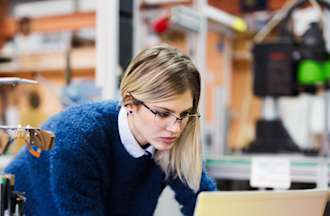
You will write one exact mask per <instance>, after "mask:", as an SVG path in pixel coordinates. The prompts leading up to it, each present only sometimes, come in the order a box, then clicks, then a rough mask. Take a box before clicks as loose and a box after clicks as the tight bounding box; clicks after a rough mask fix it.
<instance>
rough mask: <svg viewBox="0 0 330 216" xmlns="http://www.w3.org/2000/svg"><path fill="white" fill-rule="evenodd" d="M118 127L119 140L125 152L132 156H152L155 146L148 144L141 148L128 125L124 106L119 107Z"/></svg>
mask: <svg viewBox="0 0 330 216" xmlns="http://www.w3.org/2000/svg"><path fill="white" fill-rule="evenodd" d="M118 129H119V136H120V140H121V142H122V143H123V145H124V147H125V149H126V150H127V152H128V153H129V154H130V155H131V156H132V157H134V158H138V157H142V156H143V155H150V154H151V156H153V155H154V153H155V148H154V147H153V146H152V145H150V146H149V147H148V148H146V149H143V148H142V147H141V146H140V144H139V143H138V142H137V140H136V139H135V137H134V136H133V134H132V131H131V130H130V128H129V125H128V118H127V111H126V109H125V108H124V107H121V108H120V111H119V115H118Z"/></svg>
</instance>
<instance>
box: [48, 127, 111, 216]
mask: <svg viewBox="0 0 330 216" xmlns="http://www.w3.org/2000/svg"><path fill="white" fill-rule="evenodd" d="M53 126H55V128H54V130H55V134H56V137H55V139H56V143H55V145H54V148H53V149H52V151H51V152H50V155H49V163H50V189H51V193H52V196H53V200H54V203H55V207H56V208H57V212H58V215H61V216H78V215H79V216H103V215H106V212H105V206H104V199H103V196H102V182H101V181H102V177H101V172H100V164H99V160H100V159H99V158H98V154H97V152H96V151H95V150H94V149H93V147H91V146H93V145H92V142H91V140H90V139H88V136H87V135H86V134H88V133H87V131H84V132H82V130H81V129H80V128H79V125H77V126H75V125H72V124H67V125H61V124H60V123H59V122H57V123H55V125H53ZM96 142H97V141H96Z"/></svg>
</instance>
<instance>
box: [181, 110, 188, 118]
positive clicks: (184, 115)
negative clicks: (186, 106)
mask: <svg viewBox="0 0 330 216" xmlns="http://www.w3.org/2000/svg"><path fill="white" fill-rule="evenodd" d="M189 115H190V113H189V112H188V111H187V112H183V113H181V115H180V118H182V119H184V118H186V117H188V116H189Z"/></svg>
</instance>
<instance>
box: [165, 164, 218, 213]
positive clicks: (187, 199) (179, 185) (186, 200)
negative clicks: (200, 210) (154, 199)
mask: <svg viewBox="0 0 330 216" xmlns="http://www.w3.org/2000/svg"><path fill="white" fill-rule="evenodd" d="M169 186H170V187H171V188H172V189H173V190H174V192H175V199H176V200H177V201H178V203H179V204H180V205H182V207H181V212H182V214H183V215H185V216H192V215H193V214H194V209H195V204H196V200H197V196H198V194H199V193H200V192H202V191H216V190H217V186H216V183H215V181H214V179H213V178H211V177H210V176H209V175H208V174H207V172H206V170H205V168H204V169H203V171H202V177H201V183H200V187H199V190H198V191H197V193H195V192H194V191H193V190H192V189H190V188H189V186H188V185H187V184H185V183H183V182H182V181H181V180H180V179H179V178H175V179H173V180H171V181H170V182H169Z"/></svg>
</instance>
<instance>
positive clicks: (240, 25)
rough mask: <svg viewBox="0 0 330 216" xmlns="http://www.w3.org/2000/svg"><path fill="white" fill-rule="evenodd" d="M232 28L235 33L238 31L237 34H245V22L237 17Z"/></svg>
mask: <svg viewBox="0 0 330 216" xmlns="http://www.w3.org/2000/svg"><path fill="white" fill-rule="evenodd" d="M232 26H233V28H234V29H235V30H236V31H239V32H246V31H247V29H248V27H247V24H246V22H245V21H244V20H243V19H241V18H239V17H236V18H235V19H234V22H233V25H232Z"/></svg>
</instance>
